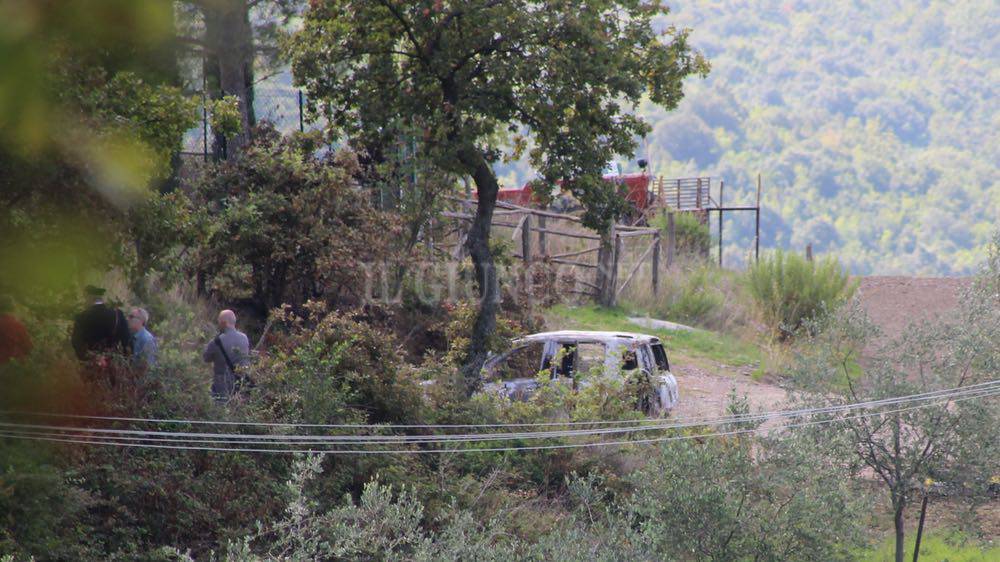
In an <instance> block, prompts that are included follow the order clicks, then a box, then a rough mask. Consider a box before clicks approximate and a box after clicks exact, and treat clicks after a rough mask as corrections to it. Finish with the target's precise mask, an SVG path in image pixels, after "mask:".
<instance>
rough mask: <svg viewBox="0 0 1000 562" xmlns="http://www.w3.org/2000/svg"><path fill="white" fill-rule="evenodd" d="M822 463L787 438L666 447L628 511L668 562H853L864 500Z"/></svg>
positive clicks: (644, 472)
mask: <svg viewBox="0 0 1000 562" xmlns="http://www.w3.org/2000/svg"><path fill="white" fill-rule="evenodd" d="M730 429H745V428H743V427H732V428H730ZM818 459H820V457H819V456H818V450H817V446H816V445H814V444H809V443H807V442H805V441H803V440H800V439H795V438H793V437H791V436H789V435H788V434H782V437H781V438H778V439H774V440H769V439H756V438H753V437H747V436H737V437H714V438H708V439H706V440H704V442H702V443H699V442H698V441H695V440H680V441H672V442H668V443H665V444H663V445H662V446H661V447H660V448H659V451H658V452H657V453H656V454H653V455H650V461H649V462H648V463H647V464H645V465H644V466H643V467H642V468H640V469H639V470H637V471H635V472H633V473H632V474H630V475H629V476H628V481H629V482H630V483H631V484H632V488H633V493H632V494H631V496H630V497H629V498H628V499H627V500H626V502H625V508H624V511H625V512H626V513H627V514H629V516H630V517H631V518H633V520H635V521H636V522H637V524H638V525H639V526H640V529H641V534H642V536H643V537H644V538H645V540H646V541H648V542H647V544H646V547H647V548H648V549H649V552H650V553H671V554H670V555H668V556H666V558H673V559H695V560H719V561H722V560H727V561H728V560H731V561H737V560H751V559H752V560H851V559H853V558H852V548H853V547H856V546H857V545H860V544H863V543H864V535H863V531H864V518H863V514H864V513H865V510H866V509H867V506H866V504H865V502H866V496H865V495H864V494H857V493H856V492H855V491H854V490H852V489H851V488H850V486H849V485H848V484H849V483H848V482H847V480H846V479H845V478H844V477H843V474H842V473H840V472H839V471H837V470H836V469H835V468H833V467H831V466H830V465H827V464H823V463H821V462H819V460H818Z"/></svg>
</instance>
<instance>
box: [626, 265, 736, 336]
mask: <svg viewBox="0 0 1000 562" xmlns="http://www.w3.org/2000/svg"><path fill="white" fill-rule="evenodd" d="M643 273H644V274H645V275H644V276H643V277H642V278H641V279H638V280H637V281H634V282H633V284H632V285H631V286H630V287H629V288H628V289H627V290H626V291H625V292H624V293H623V294H622V299H621V304H622V306H623V307H624V308H626V309H628V310H629V311H630V312H632V313H635V314H640V315H648V316H650V317H653V318H659V319H661V320H670V321H672V322H680V323H682V324H689V325H692V326H699V327H702V328H706V329H710V330H722V331H728V330H729V329H730V328H738V327H741V326H743V325H745V324H747V323H748V310H747V309H748V307H747V306H746V305H745V301H746V297H745V296H744V292H745V291H744V290H743V287H742V285H741V283H740V278H739V274H738V273H736V272H733V271H729V270H725V269H719V268H718V267H715V266H714V265H713V264H710V263H707V262H705V261H702V260H694V261H690V260H682V261H679V262H677V263H675V264H674V265H673V267H671V268H670V269H668V270H666V271H664V272H663V273H661V277H660V290H659V292H658V293H653V291H652V288H651V286H650V283H649V281H648V273H647V272H645V271H643Z"/></svg>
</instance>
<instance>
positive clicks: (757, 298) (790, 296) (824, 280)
mask: <svg viewBox="0 0 1000 562" xmlns="http://www.w3.org/2000/svg"><path fill="white" fill-rule="evenodd" d="M746 285H747V288H748V290H749V292H750V296H751V297H752V298H753V300H754V302H755V303H756V305H757V308H758V311H759V312H760V314H761V316H762V317H763V320H764V322H765V323H766V324H767V325H768V326H769V327H770V328H771V329H772V330H773V331H774V333H775V334H776V335H777V336H778V337H779V338H780V339H788V338H790V337H792V336H793V335H795V334H796V333H798V332H799V331H800V329H801V328H802V327H803V325H804V324H805V323H807V322H808V321H810V320H815V319H818V318H819V317H821V316H823V315H824V314H826V313H827V312H830V311H832V310H834V309H836V308H837V307H839V306H840V305H841V304H843V303H844V302H846V301H847V300H848V299H850V298H851V296H852V295H853V294H854V291H855V289H857V283H856V282H853V281H851V278H850V276H849V275H848V273H847V271H846V270H845V269H844V268H843V267H842V266H841V265H840V262H838V261H837V260H836V259H835V258H832V257H827V258H824V259H822V260H819V261H810V260H807V259H805V258H804V257H802V256H799V255H797V254H791V253H786V252H782V251H781V250H778V251H776V252H774V253H773V254H771V255H769V256H763V257H762V258H761V259H760V261H758V262H757V263H755V264H752V265H751V266H750V267H749V268H748V269H747V273H746Z"/></svg>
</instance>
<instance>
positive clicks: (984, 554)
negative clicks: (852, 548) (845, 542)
mask: <svg viewBox="0 0 1000 562" xmlns="http://www.w3.org/2000/svg"><path fill="white" fill-rule="evenodd" d="M914 542H915V539H914V538H912V537H911V538H910V539H909V540H907V541H906V548H905V551H906V553H907V559H908V558H909V556H910V553H912V552H913V545H914ZM894 557H895V543H894V542H893V540H892V539H891V538H890V539H889V540H887V541H885V542H884V543H882V545H881V546H880V547H878V548H877V549H875V550H873V551H870V552H866V553H864V554H862V555H860V556H859V557H858V560H859V561H860V562H892V560H893V559H894ZM920 560H935V561H937V560H944V561H947V562H991V561H995V560H1000V547H998V546H992V545H989V546H987V545H980V544H977V543H976V542H975V541H973V540H970V539H969V538H968V537H966V536H964V535H962V534H960V533H932V534H930V535H927V536H924V538H923V540H922V541H921V542H920Z"/></svg>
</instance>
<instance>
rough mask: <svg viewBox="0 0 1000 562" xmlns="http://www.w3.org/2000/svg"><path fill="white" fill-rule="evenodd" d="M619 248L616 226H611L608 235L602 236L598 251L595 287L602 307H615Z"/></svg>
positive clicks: (598, 301)
mask: <svg viewBox="0 0 1000 562" xmlns="http://www.w3.org/2000/svg"><path fill="white" fill-rule="evenodd" d="M617 246H618V233H617V232H616V231H615V227H614V225H612V226H611V228H610V230H609V231H608V233H607V234H605V235H603V236H601V243H600V247H599V249H598V250H597V277H596V279H595V286H596V288H597V303H598V304H600V305H601V306H614V302H615V290H616V289H617V287H616V283H617V281H616V280H615V277H616V276H615V270H616V269H617V261H618V258H617V256H616V249H617Z"/></svg>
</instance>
